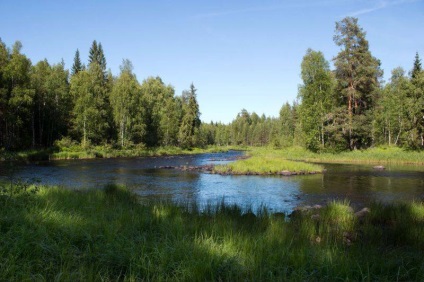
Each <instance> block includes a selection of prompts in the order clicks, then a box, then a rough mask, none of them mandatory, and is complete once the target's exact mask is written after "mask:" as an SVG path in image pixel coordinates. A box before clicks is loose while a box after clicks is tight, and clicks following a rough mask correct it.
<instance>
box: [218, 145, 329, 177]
mask: <svg viewBox="0 0 424 282" xmlns="http://www.w3.org/2000/svg"><path fill="white" fill-rule="evenodd" d="M247 154H248V156H249V158H247V159H242V160H237V161H235V162H231V163H228V164H226V165H219V166H216V167H215V168H214V170H215V172H217V173H229V174H279V173H281V172H282V171H287V172H290V173H316V172H322V170H323V167H321V166H319V165H316V164H309V163H305V162H299V161H291V160H287V159H286V158H285V157H284V155H282V154H281V153H280V152H279V151H276V150H269V149H266V148H250V150H249V151H248V152H247Z"/></svg>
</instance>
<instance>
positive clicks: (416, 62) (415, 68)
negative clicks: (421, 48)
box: [411, 52, 422, 79]
mask: <svg viewBox="0 0 424 282" xmlns="http://www.w3.org/2000/svg"><path fill="white" fill-rule="evenodd" d="M421 71H422V67H421V59H420V56H419V55H418V52H417V53H415V60H414V66H413V68H412V71H411V78H412V79H416V78H417V76H418V75H419V73H420V72H421Z"/></svg>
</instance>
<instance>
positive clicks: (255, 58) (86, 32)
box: [0, 0, 424, 122]
mask: <svg viewBox="0 0 424 282" xmlns="http://www.w3.org/2000/svg"><path fill="white" fill-rule="evenodd" d="M0 11H1V13H0V14H1V17H0V38H1V39H2V41H3V42H5V43H6V44H7V45H8V46H9V47H10V46H12V44H13V42H14V41H16V40H20V41H21V42H22V44H23V50H22V51H23V53H25V54H26V55H27V56H28V57H29V58H30V59H31V60H32V62H33V63H34V64H35V63H36V62H38V61H39V60H42V59H44V58H47V59H48V61H49V62H50V63H58V62H60V61H61V59H63V60H64V61H65V64H66V67H67V68H70V67H71V66H72V61H73V57H74V54H75V50H76V49H77V48H78V49H79V50H80V53H81V57H82V59H83V61H84V62H86V61H87V57H88V50H89V48H90V46H91V43H92V41H93V40H94V39H96V40H97V41H99V42H101V43H102V45H103V49H104V51H105V55H106V60H107V63H108V68H110V69H111V70H112V72H113V73H114V74H115V75H117V74H118V73H119V65H120V64H121V62H122V59H123V58H126V59H129V60H131V61H132V63H133V65H134V72H135V73H136V75H137V78H138V79H139V81H140V82H141V81H142V80H143V79H145V78H146V77H148V76H160V77H161V78H162V79H163V81H164V82H165V83H167V84H171V85H173V86H174V87H175V91H176V94H178V95H179V94H181V92H182V90H184V89H188V88H189V85H190V84H191V82H193V83H194V85H195V86H196V88H197V89H198V101H199V104H200V110H201V112H202V116H201V119H202V120H203V121H205V122H209V121H210V120H213V121H222V122H231V120H232V119H233V118H234V117H235V116H236V114H237V113H238V112H240V110H241V109H243V108H245V109H247V110H248V111H249V112H252V111H255V112H256V113H258V114H262V113H265V114H266V115H270V116H277V115H278V113H279V110H280V107H281V106H282V105H283V103H285V102H286V101H290V102H291V101H293V100H295V99H296V96H297V89H298V85H299V84H300V83H301V80H300V63H301V61H302V57H303V56H304V54H305V52H306V50H307V48H312V49H314V50H319V51H322V52H323V53H324V55H325V57H326V58H327V60H329V61H331V59H332V58H333V57H334V56H335V55H336V54H337V52H338V50H339V49H338V47H337V46H336V45H335V44H334V42H333V35H334V27H335V22H336V21H340V20H341V19H343V18H344V17H346V16H355V17H358V18H359V24H360V25H361V27H362V28H363V29H364V30H365V31H366V32H367V39H368V40H369V42H370V49H371V52H372V54H373V55H374V56H375V57H377V58H378V59H380V60H381V62H382V68H383V70H384V72H385V75H384V77H385V79H386V80H388V78H389V77H390V72H391V70H392V69H393V68H395V67H398V66H401V67H403V68H405V69H406V70H407V71H409V70H410V69H411V67H412V63H413V59H414V56H415V52H417V51H418V53H419V54H420V57H421V58H424V36H423V27H424V0H337V1H336V0H313V1H312V0H311V1H306V0H287V1H277V0H263V1H253V0H236V1H229V0H227V1H224V0H215V1H175V0H174V1H171V0H157V1H100V0H98V1H66V2H65V1H19V0H13V1H9V0H2V1H1V2H0Z"/></svg>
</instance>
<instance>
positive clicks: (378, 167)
mask: <svg viewBox="0 0 424 282" xmlns="http://www.w3.org/2000/svg"><path fill="white" fill-rule="evenodd" d="M373 169H375V170H385V169H386V168H385V167H384V166H382V165H376V166H374V167H373Z"/></svg>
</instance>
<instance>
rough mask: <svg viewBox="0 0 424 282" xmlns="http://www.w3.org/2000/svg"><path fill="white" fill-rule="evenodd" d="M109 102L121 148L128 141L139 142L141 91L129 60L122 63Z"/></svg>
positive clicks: (141, 122)
mask: <svg viewBox="0 0 424 282" xmlns="http://www.w3.org/2000/svg"><path fill="white" fill-rule="evenodd" d="M110 102H111V105H112V109H113V118H114V121H115V123H116V125H117V126H118V131H119V138H118V140H119V141H120V143H121V147H125V146H126V145H128V142H129V141H131V142H134V141H137V140H140V138H141V137H142V136H143V135H144V130H145V125H144V124H143V120H142V110H143V108H142V107H141V103H140V102H141V90H140V85H139V83H138V81H137V79H136V77H135V75H134V74H133V66H132V63H131V62H130V61H129V60H123V62H122V65H121V74H120V75H119V77H118V79H117V80H116V81H115V83H114V85H113V89H112V92H111V95H110ZM137 137H138V138H137Z"/></svg>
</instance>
